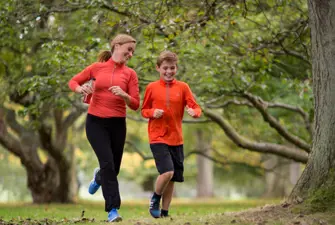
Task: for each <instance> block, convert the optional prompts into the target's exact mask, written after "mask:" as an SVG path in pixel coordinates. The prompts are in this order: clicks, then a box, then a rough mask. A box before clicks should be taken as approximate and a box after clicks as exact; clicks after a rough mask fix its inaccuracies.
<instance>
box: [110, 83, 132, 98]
mask: <svg viewBox="0 0 335 225" xmlns="http://www.w3.org/2000/svg"><path fill="white" fill-rule="evenodd" d="M108 90H109V91H111V92H112V93H113V94H114V95H116V96H120V97H122V98H125V97H127V96H128V94H127V93H126V92H124V91H123V90H122V88H120V86H112V87H110V88H108Z"/></svg>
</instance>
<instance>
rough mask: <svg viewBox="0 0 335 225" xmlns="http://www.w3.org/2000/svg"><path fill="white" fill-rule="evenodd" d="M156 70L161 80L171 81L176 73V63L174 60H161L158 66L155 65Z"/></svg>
mask: <svg viewBox="0 0 335 225" xmlns="http://www.w3.org/2000/svg"><path fill="white" fill-rule="evenodd" d="M156 70H157V71H158V72H159V75H160V77H161V79H162V80H164V81H165V82H171V81H172V80H173V79H174V76H175V75H176V73H177V64H176V62H170V61H163V62H162V64H161V65H160V66H159V67H158V66H157V65H156Z"/></svg>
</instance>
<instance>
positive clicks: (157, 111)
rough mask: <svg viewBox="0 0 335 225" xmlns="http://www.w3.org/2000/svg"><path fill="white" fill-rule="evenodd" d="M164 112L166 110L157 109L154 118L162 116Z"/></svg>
mask: <svg viewBox="0 0 335 225" xmlns="http://www.w3.org/2000/svg"><path fill="white" fill-rule="evenodd" d="M163 114H164V110H163V109H155V111H154V118H155V119H158V118H161V117H162V116H163Z"/></svg>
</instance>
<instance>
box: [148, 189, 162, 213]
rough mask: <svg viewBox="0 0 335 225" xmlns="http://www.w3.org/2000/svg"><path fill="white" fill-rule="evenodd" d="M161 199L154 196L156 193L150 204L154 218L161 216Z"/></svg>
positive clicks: (150, 210)
mask: <svg viewBox="0 0 335 225" xmlns="http://www.w3.org/2000/svg"><path fill="white" fill-rule="evenodd" d="M159 205H160V199H157V198H155V197H154V195H153V196H152V197H151V199H150V206H149V212H150V215H151V216H152V217H153V218H160V217H161V210H160V208H159Z"/></svg>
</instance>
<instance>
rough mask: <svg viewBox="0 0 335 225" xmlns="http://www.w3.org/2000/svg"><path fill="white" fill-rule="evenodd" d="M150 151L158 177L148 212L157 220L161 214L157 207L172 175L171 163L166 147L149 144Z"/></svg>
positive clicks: (159, 144)
mask: <svg viewBox="0 0 335 225" xmlns="http://www.w3.org/2000/svg"><path fill="white" fill-rule="evenodd" d="M150 149H151V151H152V154H153V156H154V158H155V163H156V168H157V170H158V172H159V174H160V175H159V176H158V177H157V180H156V186H155V192H154V194H153V196H152V197H151V200H150V207H149V212H150V214H151V216H153V217H154V218H159V217H160V214H161V212H160V207H159V205H160V200H161V196H162V194H163V193H164V191H165V189H166V186H167V185H168V184H169V182H170V180H171V178H172V177H173V174H174V172H173V162H172V158H171V155H170V151H169V146H168V145H166V144H162V143H157V144H151V145H150Z"/></svg>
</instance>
